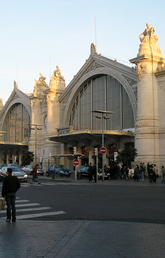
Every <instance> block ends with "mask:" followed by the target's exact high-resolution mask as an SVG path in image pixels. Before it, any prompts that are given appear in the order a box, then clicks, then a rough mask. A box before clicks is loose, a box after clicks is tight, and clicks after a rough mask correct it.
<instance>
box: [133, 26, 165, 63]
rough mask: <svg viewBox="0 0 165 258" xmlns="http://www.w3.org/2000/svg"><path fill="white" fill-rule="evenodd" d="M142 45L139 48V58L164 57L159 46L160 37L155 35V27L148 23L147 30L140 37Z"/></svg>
mask: <svg viewBox="0 0 165 258" xmlns="http://www.w3.org/2000/svg"><path fill="white" fill-rule="evenodd" d="M139 38H140V41H141V44H140V47H139V53H138V56H143V55H147V56H155V57H157V58H161V57H162V52H161V50H160V47H159V46H158V44H157V41H158V36H157V35H155V29H154V27H151V26H150V24H148V23H146V28H145V30H144V32H143V33H141V34H140V35H139Z"/></svg>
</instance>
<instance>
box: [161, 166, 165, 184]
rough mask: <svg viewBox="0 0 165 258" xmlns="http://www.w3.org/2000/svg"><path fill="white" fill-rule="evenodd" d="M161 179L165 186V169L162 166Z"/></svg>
mask: <svg viewBox="0 0 165 258" xmlns="http://www.w3.org/2000/svg"><path fill="white" fill-rule="evenodd" d="M161 178H162V180H161V183H162V184H165V167H164V166H162V167H161Z"/></svg>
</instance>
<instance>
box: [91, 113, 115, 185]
mask: <svg viewBox="0 0 165 258" xmlns="http://www.w3.org/2000/svg"><path fill="white" fill-rule="evenodd" d="M92 112H93V113H96V114H101V117H100V116H96V118H98V119H101V124H102V136H101V145H102V149H104V148H105V146H104V145H105V142H104V119H110V117H107V114H109V115H110V114H113V112H112V111H106V110H93V111H92ZM104 164H105V152H104V153H103V152H102V180H103V181H104Z"/></svg>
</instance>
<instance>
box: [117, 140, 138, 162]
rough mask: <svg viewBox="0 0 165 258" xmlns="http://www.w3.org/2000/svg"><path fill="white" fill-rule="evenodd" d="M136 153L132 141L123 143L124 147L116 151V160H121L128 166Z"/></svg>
mask: <svg viewBox="0 0 165 258" xmlns="http://www.w3.org/2000/svg"><path fill="white" fill-rule="evenodd" d="M136 155H137V151H136V149H135V147H134V144H133V143H130V142H128V143H125V146H124V149H123V150H122V151H120V152H118V157H117V162H122V163H123V164H125V165H128V166H130V165H131V161H134V159H135V157H136Z"/></svg>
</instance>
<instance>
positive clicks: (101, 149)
mask: <svg viewBox="0 0 165 258" xmlns="http://www.w3.org/2000/svg"><path fill="white" fill-rule="evenodd" d="M99 151H100V153H101V154H105V153H106V152H107V149H106V148H105V147H101V148H100V150H99Z"/></svg>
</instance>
